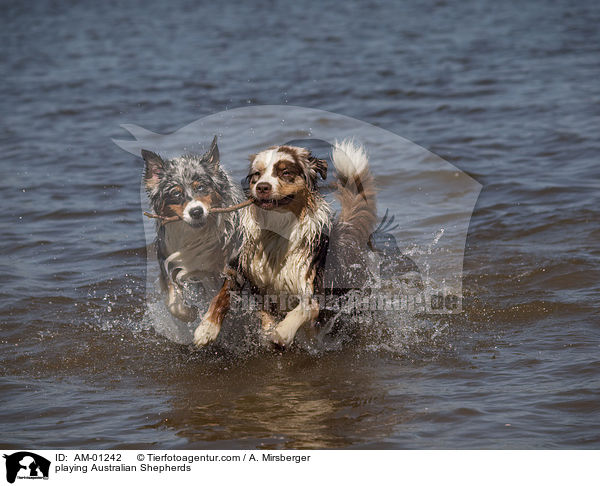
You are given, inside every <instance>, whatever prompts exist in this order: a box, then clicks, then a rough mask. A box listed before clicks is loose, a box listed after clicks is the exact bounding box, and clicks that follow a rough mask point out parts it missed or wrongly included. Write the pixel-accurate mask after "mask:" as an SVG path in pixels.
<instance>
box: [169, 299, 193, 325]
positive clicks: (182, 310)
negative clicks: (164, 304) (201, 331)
mask: <svg viewBox="0 0 600 486" xmlns="http://www.w3.org/2000/svg"><path fill="white" fill-rule="evenodd" d="M168 309H169V312H170V313H171V315H172V316H173V317H176V318H177V319H179V320H180V321H183V322H193V321H195V320H196V319H197V318H198V309H197V308H196V307H191V306H189V307H188V306H187V305H185V304H183V303H182V302H179V301H176V302H174V303H172V304H170V305H168Z"/></svg>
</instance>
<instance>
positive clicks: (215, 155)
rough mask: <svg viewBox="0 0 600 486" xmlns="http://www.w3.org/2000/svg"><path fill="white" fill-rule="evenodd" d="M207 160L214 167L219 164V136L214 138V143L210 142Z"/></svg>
mask: <svg viewBox="0 0 600 486" xmlns="http://www.w3.org/2000/svg"><path fill="white" fill-rule="evenodd" d="M205 157H206V160H207V162H208V163H209V164H210V165H212V166H213V167H217V166H218V165H219V146H218V145H217V136H216V135H215V138H213V141H212V143H211V144H210V148H209V149H208V152H206V155H205Z"/></svg>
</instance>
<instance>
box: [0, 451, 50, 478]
mask: <svg viewBox="0 0 600 486" xmlns="http://www.w3.org/2000/svg"><path fill="white" fill-rule="evenodd" d="M4 458H5V459H6V480H7V481H8V482H9V483H11V484H12V483H14V482H15V479H17V477H19V478H27V479H48V473H49V472H50V461H49V460H48V459H46V458H45V457H42V456H40V455H39V454H34V453H33V452H26V451H21V452H15V453H14V454H10V455H8V456H7V455H6V454H4Z"/></svg>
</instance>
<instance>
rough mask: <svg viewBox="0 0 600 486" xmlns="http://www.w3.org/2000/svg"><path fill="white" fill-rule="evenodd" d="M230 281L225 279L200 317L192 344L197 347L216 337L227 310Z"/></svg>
mask: <svg viewBox="0 0 600 486" xmlns="http://www.w3.org/2000/svg"><path fill="white" fill-rule="evenodd" d="M230 286H231V282H230V281H229V279H227V280H225V282H224V283H223V286H222V287H221V290H219V293H218V294H217V295H216V296H215V297H214V298H213V300H212V301H211V303H210V306H209V307H208V311H206V314H204V317H202V322H201V323H200V324H199V325H198V327H197V328H196V330H195V331H194V344H195V345H196V346H198V347H201V346H205V345H206V344H208V343H211V342H213V341H214V340H215V339H217V336H218V335H219V331H220V330H221V324H222V323H223V319H224V318H225V314H227V311H228V310H229V304H230V296H229V289H230Z"/></svg>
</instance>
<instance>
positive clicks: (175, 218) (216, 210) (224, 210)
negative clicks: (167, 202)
mask: <svg viewBox="0 0 600 486" xmlns="http://www.w3.org/2000/svg"><path fill="white" fill-rule="evenodd" d="M253 202H254V201H253V200H252V199H248V200H247V201H244V202H241V203H239V204H234V205H233V206H229V207H226V208H210V209H209V211H208V213H209V214H217V213H230V212H232V211H237V210H239V209H242V208H245V207H247V206H250V205H251V204H252V203H253ZM144 216H147V217H148V218H153V219H159V220H160V222H161V224H167V223H172V222H173V221H179V220H180V219H181V218H180V217H179V216H160V215H158V214H152V213H149V212H147V211H144Z"/></svg>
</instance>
